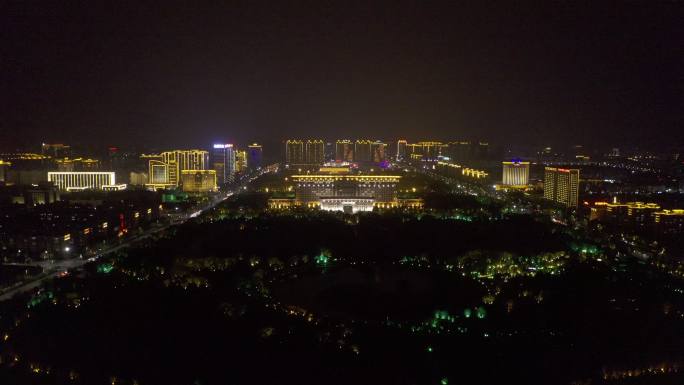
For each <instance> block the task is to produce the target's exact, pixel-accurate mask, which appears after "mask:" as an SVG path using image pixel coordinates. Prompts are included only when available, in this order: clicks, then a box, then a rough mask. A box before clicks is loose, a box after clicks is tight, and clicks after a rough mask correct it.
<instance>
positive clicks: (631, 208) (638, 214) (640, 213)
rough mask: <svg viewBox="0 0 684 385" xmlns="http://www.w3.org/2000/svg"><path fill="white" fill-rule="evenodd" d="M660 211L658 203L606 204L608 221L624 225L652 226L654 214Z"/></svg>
mask: <svg viewBox="0 0 684 385" xmlns="http://www.w3.org/2000/svg"><path fill="white" fill-rule="evenodd" d="M659 210H660V205H658V204H657V203H644V202H626V203H617V202H616V203H605V217H606V219H608V220H610V221H612V222H617V223H622V224H630V225H638V226H643V225H647V224H650V223H651V222H652V220H653V214H654V213H655V212H657V211H659Z"/></svg>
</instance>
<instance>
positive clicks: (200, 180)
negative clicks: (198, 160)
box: [181, 170, 217, 193]
mask: <svg viewBox="0 0 684 385" xmlns="http://www.w3.org/2000/svg"><path fill="white" fill-rule="evenodd" d="M181 181H182V187H183V191H185V192H190V193H205V192H213V191H216V189H217V184H216V183H217V177H216V170H183V171H181Z"/></svg>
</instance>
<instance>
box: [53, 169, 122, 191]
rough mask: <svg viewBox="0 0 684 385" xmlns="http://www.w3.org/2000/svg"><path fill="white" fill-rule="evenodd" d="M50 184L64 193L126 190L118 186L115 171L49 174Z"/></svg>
mask: <svg viewBox="0 0 684 385" xmlns="http://www.w3.org/2000/svg"><path fill="white" fill-rule="evenodd" d="M48 182H52V183H53V184H54V185H55V186H56V187H57V188H58V189H60V190H64V191H78V190H87V189H95V190H123V189H125V188H126V185H125V184H118V185H117V184H116V177H115V175H114V172H113V171H102V172H87V171H73V172H48Z"/></svg>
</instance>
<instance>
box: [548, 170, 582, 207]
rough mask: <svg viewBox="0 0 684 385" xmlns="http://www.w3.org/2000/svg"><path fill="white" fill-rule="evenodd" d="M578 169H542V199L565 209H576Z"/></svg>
mask: <svg viewBox="0 0 684 385" xmlns="http://www.w3.org/2000/svg"><path fill="white" fill-rule="evenodd" d="M579 173H580V170H578V169H566V168H556V167H545V168H544V198H545V199H548V200H551V201H554V202H558V203H560V204H562V205H565V206H567V207H577V201H578V196H579Z"/></svg>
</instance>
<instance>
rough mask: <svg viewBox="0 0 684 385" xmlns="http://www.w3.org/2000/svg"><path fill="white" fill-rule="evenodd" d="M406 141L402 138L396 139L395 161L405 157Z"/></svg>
mask: <svg viewBox="0 0 684 385" xmlns="http://www.w3.org/2000/svg"><path fill="white" fill-rule="evenodd" d="M407 144H408V142H407V141H406V140H404V139H400V140H399V141H397V161H400V160H404V159H406V145H407Z"/></svg>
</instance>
